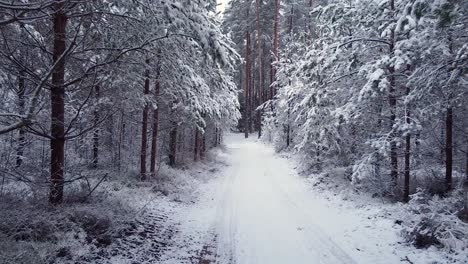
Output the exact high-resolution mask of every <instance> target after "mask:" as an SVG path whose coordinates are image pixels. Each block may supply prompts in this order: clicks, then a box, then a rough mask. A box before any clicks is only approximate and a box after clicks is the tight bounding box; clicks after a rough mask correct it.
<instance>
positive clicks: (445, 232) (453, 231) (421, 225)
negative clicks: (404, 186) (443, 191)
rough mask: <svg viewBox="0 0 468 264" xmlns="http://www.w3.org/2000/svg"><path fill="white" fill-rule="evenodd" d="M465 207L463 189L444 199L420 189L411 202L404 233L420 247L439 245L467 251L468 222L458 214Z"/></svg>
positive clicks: (408, 206)
mask: <svg viewBox="0 0 468 264" xmlns="http://www.w3.org/2000/svg"><path fill="white" fill-rule="evenodd" d="M462 207H463V197H462V195H461V193H460V192H455V193H454V194H452V195H451V196H449V197H446V198H443V199H442V198H440V197H439V196H433V197H431V196H430V195H428V194H427V193H425V192H423V191H421V190H418V192H417V193H416V194H414V195H412V197H411V201H410V203H409V204H408V205H407V209H408V210H409V211H410V214H408V215H406V219H407V220H406V221H404V222H403V224H404V229H403V234H404V236H405V238H406V239H407V241H408V242H410V243H412V244H413V245H414V246H416V247H418V248H427V247H430V246H439V247H444V248H446V249H448V250H453V251H456V252H458V251H463V250H467V246H468V236H467V234H468V224H466V223H464V222H462V221H461V220H460V219H459V218H458V216H457V213H458V211H459V210H460V209H461V208H462Z"/></svg>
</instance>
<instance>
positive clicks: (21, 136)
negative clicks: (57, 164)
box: [16, 70, 26, 168]
mask: <svg viewBox="0 0 468 264" xmlns="http://www.w3.org/2000/svg"><path fill="white" fill-rule="evenodd" d="M24 75H25V72H24V71H22V70H21V71H20V72H19V76H18V92H17V94H18V108H19V111H18V112H19V113H20V114H21V115H23V114H24V105H25V100H24V94H25V92H26V86H25V76H24ZM25 133H26V131H25V130H24V128H23V127H21V128H20V129H19V131H18V148H17V150H16V168H19V167H20V166H21V165H22V164H23V154H24V146H25V144H26V142H25Z"/></svg>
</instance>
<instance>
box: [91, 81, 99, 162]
mask: <svg viewBox="0 0 468 264" xmlns="http://www.w3.org/2000/svg"><path fill="white" fill-rule="evenodd" d="M95 92H96V104H99V97H100V93H99V86H96V88H95ZM94 126H95V129H94V132H93V167H94V168H97V166H98V158H99V128H98V126H99V109H98V108H96V109H95V110H94Z"/></svg>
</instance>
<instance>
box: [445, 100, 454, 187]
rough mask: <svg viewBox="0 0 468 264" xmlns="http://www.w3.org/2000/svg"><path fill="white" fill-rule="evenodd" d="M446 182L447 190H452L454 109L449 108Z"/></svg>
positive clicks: (447, 117)
mask: <svg viewBox="0 0 468 264" xmlns="http://www.w3.org/2000/svg"><path fill="white" fill-rule="evenodd" d="M445 130H446V133H445V135H446V138H445V184H446V188H447V191H448V192H449V191H451V190H452V188H453V186H452V168H453V109H452V107H448V108H447V116H446V119H445Z"/></svg>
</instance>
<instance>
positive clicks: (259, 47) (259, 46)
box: [255, 0, 263, 138]
mask: <svg viewBox="0 0 468 264" xmlns="http://www.w3.org/2000/svg"><path fill="white" fill-rule="evenodd" d="M256 17H257V18H256V25H257V63H258V65H257V67H258V74H259V75H258V85H257V89H256V97H255V98H256V100H257V102H256V106H257V107H258V106H259V105H260V104H261V103H262V102H261V100H262V90H263V64H262V40H261V36H262V35H261V32H260V0H256ZM257 129H258V138H260V137H261V136H262V124H261V113H260V110H257Z"/></svg>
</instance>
